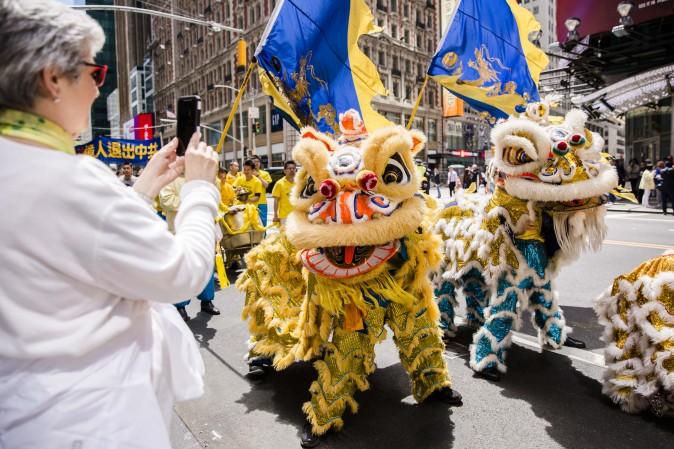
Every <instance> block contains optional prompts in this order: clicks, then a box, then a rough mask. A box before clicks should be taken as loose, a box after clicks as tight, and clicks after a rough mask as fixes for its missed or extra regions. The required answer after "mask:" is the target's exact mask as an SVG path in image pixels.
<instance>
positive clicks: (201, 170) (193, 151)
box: [185, 132, 219, 183]
mask: <svg viewBox="0 0 674 449" xmlns="http://www.w3.org/2000/svg"><path fill="white" fill-rule="evenodd" d="M200 138H201V134H200V133H199V132H196V133H194V135H193V136H192V138H191V139H190V143H189V145H187V150H186V151H185V181H186V182H189V181H195V180H202V181H208V182H212V183H215V177H216V176H217V174H218V163H219V159H218V153H216V152H215V151H213V148H211V147H209V146H207V145H206V144H205V143H204V142H200V141H199V139H200Z"/></svg>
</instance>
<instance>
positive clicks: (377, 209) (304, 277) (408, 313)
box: [237, 110, 461, 447]
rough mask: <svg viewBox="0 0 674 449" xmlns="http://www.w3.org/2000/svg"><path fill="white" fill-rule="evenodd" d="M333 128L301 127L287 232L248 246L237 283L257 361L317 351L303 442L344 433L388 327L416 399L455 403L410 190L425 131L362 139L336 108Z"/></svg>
mask: <svg viewBox="0 0 674 449" xmlns="http://www.w3.org/2000/svg"><path fill="white" fill-rule="evenodd" d="M340 129H341V131H342V133H343V135H342V137H341V138H340V139H339V140H338V141H335V140H333V139H332V138H330V137H328V136H327V135H324V134H322V133H319V132H317V131H315V130H313V129H311V128H305V129H303V130H302V132H301V135H302V138H301V139H300V141H299V143H298V144H297V145H296V146H295V148H294V150H293V159H294V160H295V161H297V162H298V164H299V165H300V166H301V167H302V168H301V169H300V171H299V172H298V174H297V176H296V179H295V188H294V190H293V192H292V202H293V204H294V210H293V211H292V212H291V214H290V216H289V217H288V222H287V226H286V233H285V234H283V233H282V234H279V235H276V236H274V237H272V238H270V239H268V240H266V241H265V242H263V243H262V244H261V245H260V246H259V247H257V248H255V249H254V250H253V251H251V253H250V254H249V255H248V256H247V258H246V261H247V264H248V270H247V271H246V272H245V273H244V274H243V276H242V277H241V278H240V279H239V281H238V282H237V286H238V287H239V288H241V289H242V290H244V291H245V293H246V303H245V307H244V312H243V316H244V318H245V319H248V321H249V328H250V331H251V340H250V344H251V347H252V349H251V356H252V358H251V360H252V361H253V362H254V361H255V360H256V357H259V356H266V357H271V358H273V363H274V368H276V369H283V368H285V367H287V366H288V365H290V364H291V363H293V362H294V361H296V360H311V359H314V358H318V360H317V361H316V362H315V363H314V367H315V368H316V370H317V371H318V379H317V380H316V381H315V382H313V383H312V385H311V387H310V392H311V400H310V401H308V402H307V403H305V404H304V407H303V410H304V412H305V414H306V415H307V418H308V423H307V425H305V428H304V430H303V432H302V440H301V442H302V446H303V447H314V446H316V445H317V444H318V443H319V442H320V435H323V434H324V433H325V432H327V431H328V430H330V429H335V430H338V429H340V428H341V427H342V425H343V421H342V415H343V413H344V411H345V410H346V409H347V407H348V408H349V409H350V410H351V412H352V413H355V412H356V411H357V409H358V405H357V403H356V401H355V399H354V394H355V393H356V392H357V391H359V390H360V391H364V390H366V389H368V388H369V383H368V380H367V377H368V375H369V374H371V373H372V372H373V371H374V369H375V364H374V346H375V344H376V343H378V342H380V341H382V340H383V339H384V338H385V337H386V329H385V326H386V325H388V327H389V328H390V329H391V331H392V332H393V335H394V341H395V343H396V345H397V346H398V351H399V354H400V360H401V362H402V366H403V367H404V368H405V370H406V371H407V372H408V374H409V376H410V379H411V382H412V394H413V396H414V398H415V399H416V400H417V401H418V402H423V401H424V400H427V399H428V398H430V397H433V398H436V399H439V400H442V401H444V402H446V403H448V404H451V405H460V404H461V395H460V394H458V393H457V392H456V391H454V390H452V389H451V382H450V378H449V374H448V373H447V368H446V366H445V362H444V360H443V358H442V353H443V350H444V345H443V343H442V340H441V334H440V330H439V328H438V318H439V312H438V308H437V305H436V304H435V302H434V300H433V294H432V289H431V284H430V282H429V280H428V273H429V270H430V269H432V268H433V267H434V266H435V265H436V264H437V263H438V262H439V257H440V253H439V251H438V245H439V241H438V240H437V239H436V238H435V237H433V236H432V235H431V234H430V232H429V230H428V227H427V223H425V222H424V214H425V212H426V207H425V203H424V200H423V198H422V197H421V196H420V195H419V194H418V193H417V191H418V189H419V178H418V176H417V173H416V170H415V169H414V162H413V156H414V154H415V153H417V152H418V151H419V150H421V148H422V147H423V145H424V143H425V137H424V136H423V134H421V133H419V132H416V131H407V130H405V129H404V128H402V127H389V128H383V129H379V130H377V131H375V132H374V133H372V135H370V136H369V137H366V135H365V129H364V126H363V123H362V121H361V119H360V116H359V115H358V113H357V112H356V111H353V110H351V111H348V112H347V113H345V114H340ZM300 268H301V271H300ZM251 364H252V363H251ZM252 366H254V365H252Z"/></svg>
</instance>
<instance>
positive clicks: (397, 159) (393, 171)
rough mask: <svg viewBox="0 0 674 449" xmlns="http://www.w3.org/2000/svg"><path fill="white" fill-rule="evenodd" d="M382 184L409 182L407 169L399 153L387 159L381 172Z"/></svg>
mask: <svg viewBox="0 0 674 449" xmlns="http://www.w3.org/2000/svg"><path fill="white" fill-rule="evenodd" d="M381 179H382V181H384V184H393V183H396V184H407V183H408V182H410V172H409V170H407V166H406V165H405V162H403V158H402V156H400V153H396V154H394V155H393V156H391V158H390V159H389V160H388V163H387V164H386V168H384V173H382V174H381Z"/></svg>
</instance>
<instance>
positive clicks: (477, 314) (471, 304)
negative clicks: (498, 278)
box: [463, 268, 488, 328]
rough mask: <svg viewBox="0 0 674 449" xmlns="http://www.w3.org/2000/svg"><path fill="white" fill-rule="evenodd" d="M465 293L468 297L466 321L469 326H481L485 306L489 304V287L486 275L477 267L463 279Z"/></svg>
mask: <svg viewBox="0 0 674 449" xmlns="http://www.w3.org/2000/svg"><path fill="white" fill-rule="evenodd" d="M463 294H464V296H465V297H466V321H467V324H468V325H469V326H473V327H475V328H479V327H480V326H482V325H483V324H484V308H485V307H486V306H487V300H488V298H487V294H488V289H487V286H486V285H485V283H484V277H482V274H481V273H480V272H479V271H478V270H477V269H475V268H473V269H472V270H470V271H469V272H468V273H467V274H466V276H465V277H464V279H463Z"/></svg>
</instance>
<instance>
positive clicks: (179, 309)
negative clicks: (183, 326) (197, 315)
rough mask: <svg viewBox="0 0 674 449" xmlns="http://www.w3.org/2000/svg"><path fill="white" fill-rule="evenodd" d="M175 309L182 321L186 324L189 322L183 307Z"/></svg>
mask: <svg viewBox="0 0 674 449" xmlns="http://www.w3.org/2000/svg"><path fill="white" fill-rule="evenodd" d="M176 309H178V313H179V314H180V317H181V318H182V319H183V321H184V322H186V323H187V322H188V321H189V320H190V316H189V315H188V314H187V310H185V308H184V307H176Z"/></svg>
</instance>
